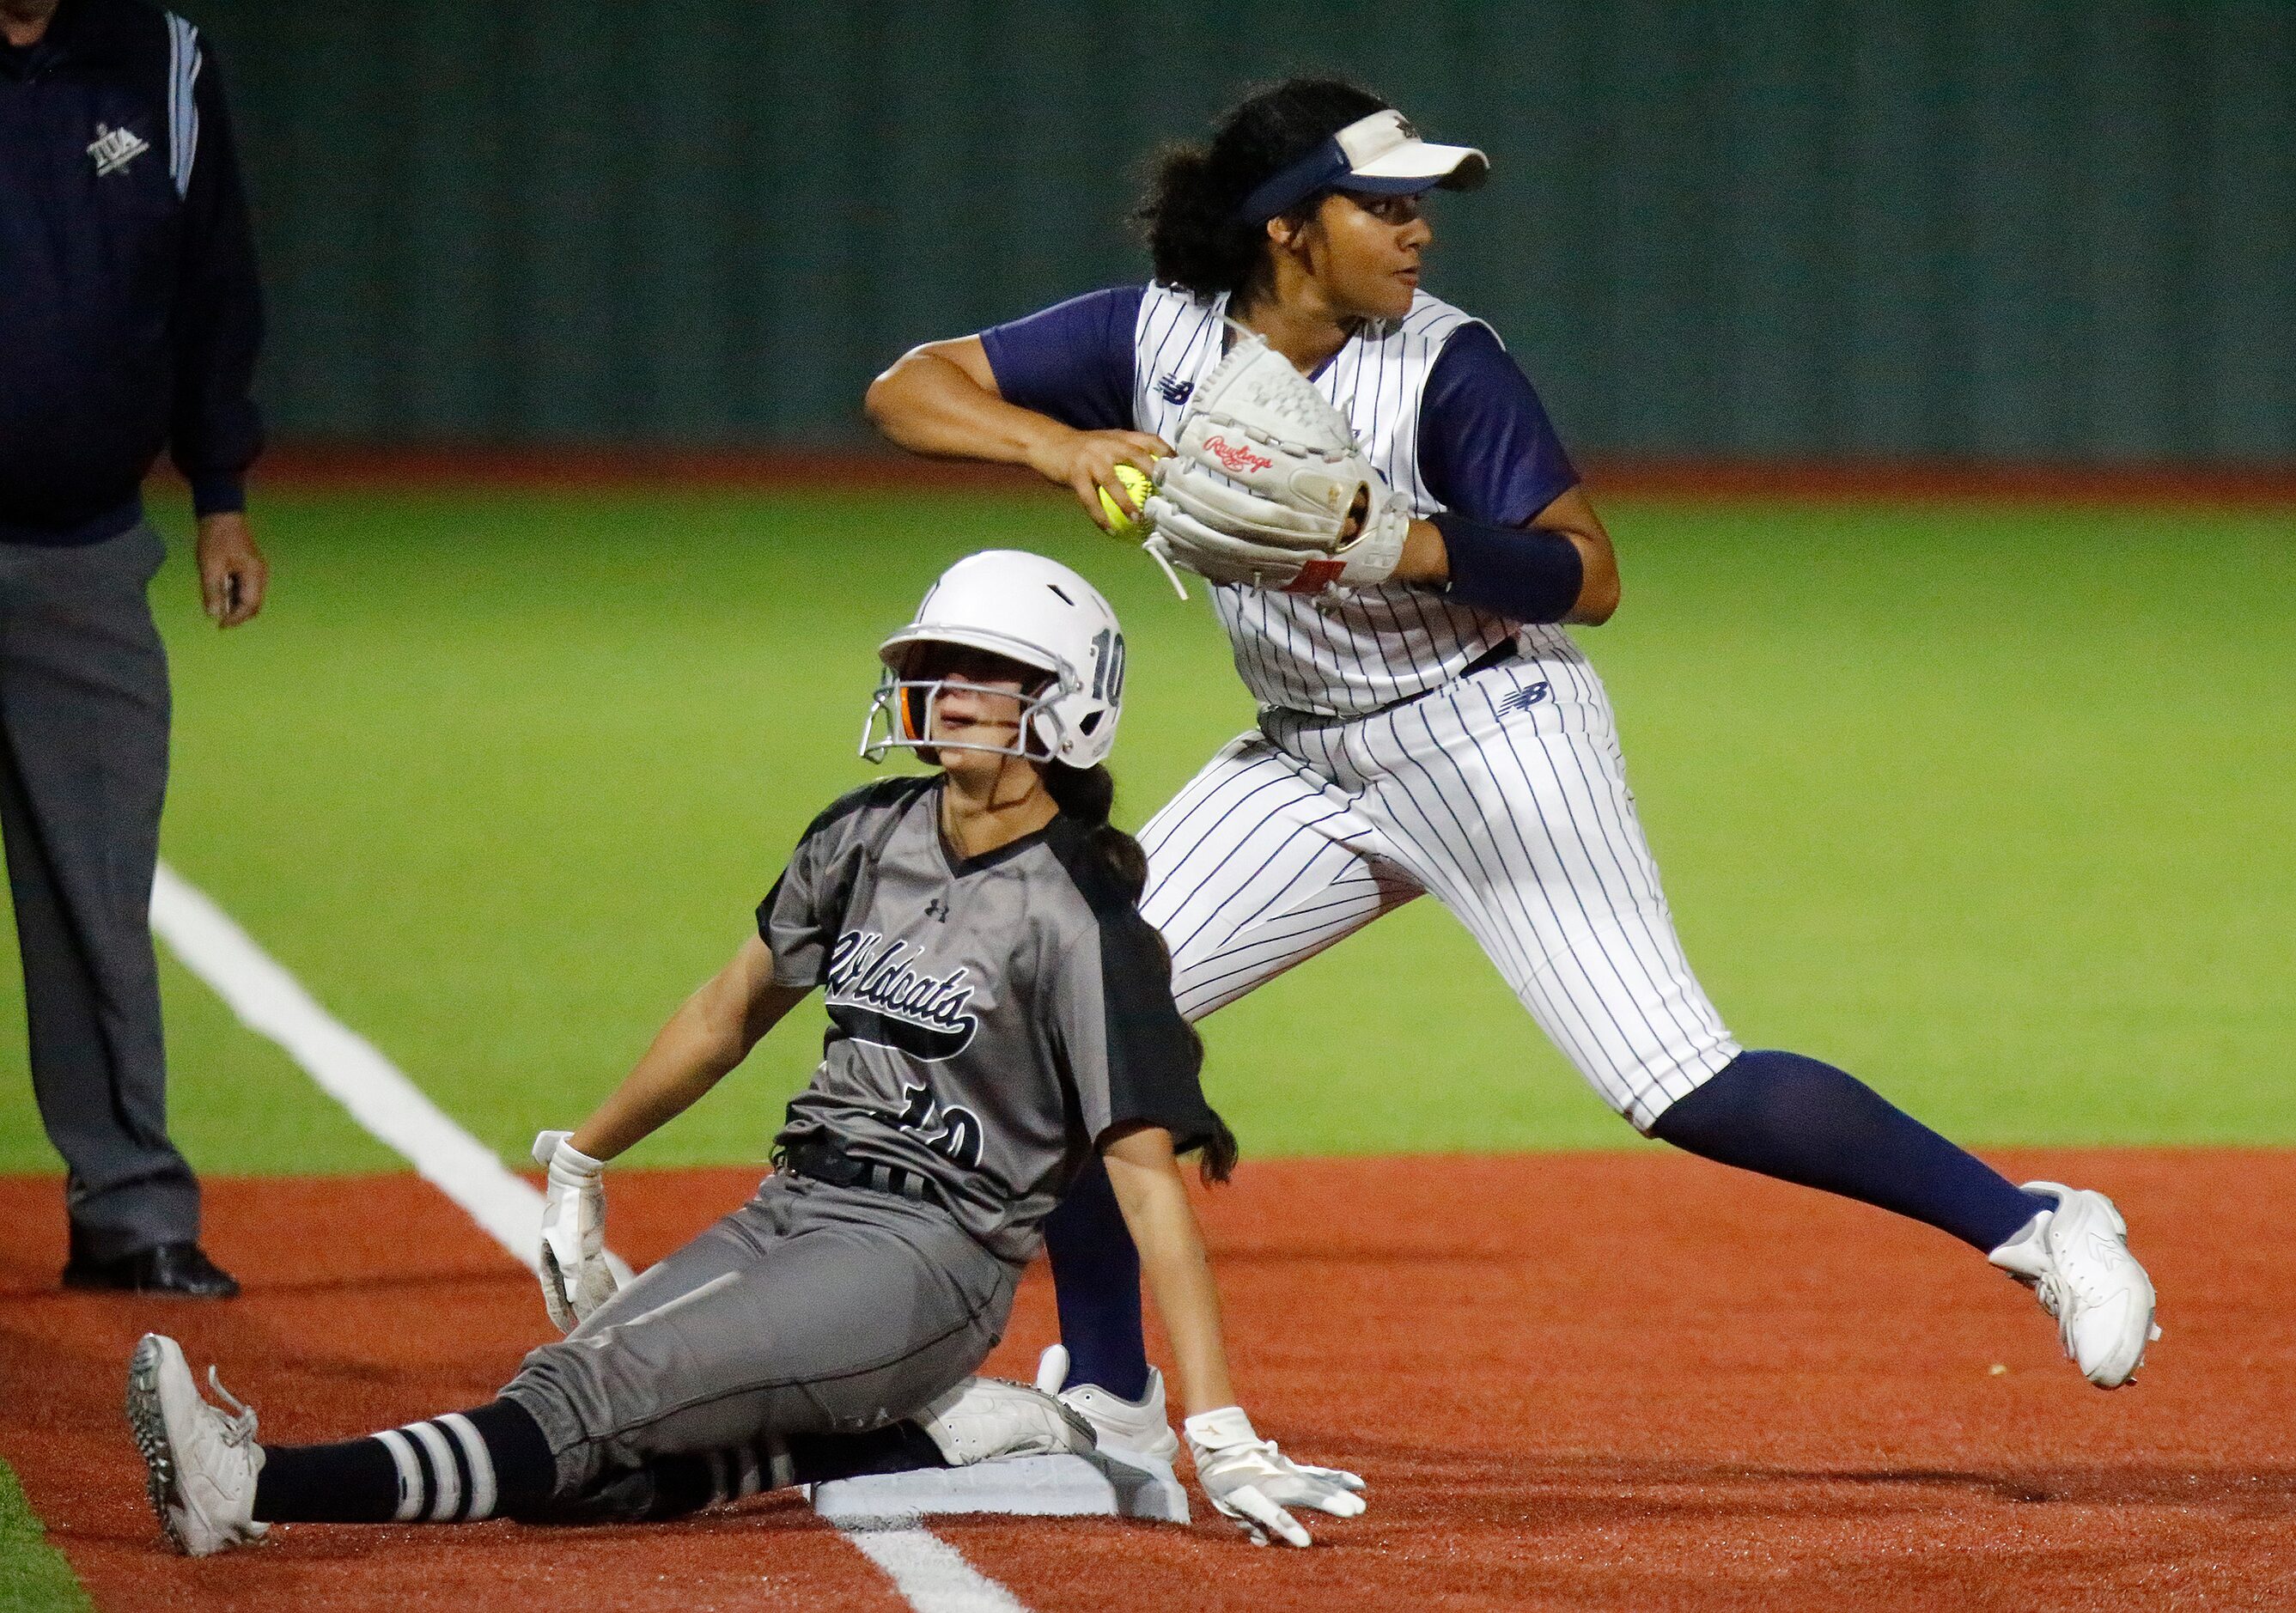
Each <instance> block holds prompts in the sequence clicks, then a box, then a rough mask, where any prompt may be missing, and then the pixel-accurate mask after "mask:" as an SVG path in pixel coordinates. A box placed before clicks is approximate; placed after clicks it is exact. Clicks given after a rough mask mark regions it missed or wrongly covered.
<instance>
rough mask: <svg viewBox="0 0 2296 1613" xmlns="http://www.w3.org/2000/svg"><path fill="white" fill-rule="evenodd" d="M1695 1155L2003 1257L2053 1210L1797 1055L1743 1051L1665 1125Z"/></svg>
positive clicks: (1661, 1132) (1837, 1074)
mask: <svg viewBox="0 0 2296 1613" xmlns="http://www.w3.org/2000/svg"><path fill="white" fill-rule="evenodd" d="M1651 1134H1652V1135H1653V1136H1655V1137H1659V1138H1661V1139H1663V1140H1664V1141H1666V1142H1671V1143H1673V1144H1674V1145H1675V1146H1676V1147H1677V1148H1680V1149H1686V1150H1689V1151H1690V1152H1691V1153H1693V1154H1698V1155H1701V1156H1702V1157H1704V1158H1706V1159H1713V1160H1716V1161H1718V1162H1719V1163H1721V1164H1724V1165H1734V1166H1737V1167H1739V1168H1740V1169H1742V1170H1750V1171H1759V1172H1760V1173H1761V1174H1762V1175H1765V1176H1776V1177H1778V1178H1780V1179H1781V1180H1784V1181H1787V1182H1798V1183H1801V1184H1802V1185H1803V1186H1804V1187H1815V1188H1820V1189H1823V1190H1824V1191H1826V1192H1829V1193H1840V1194H1841V1195H1842V1196H1843V1197H1844V1198H1849V1199H1860V1200H1864V1201H1865V1202H1866V1203H1867V1204H1874V1205H1879V1206H1880V1207H1881V1208H1883V1209H1886V1210H1895V1211H1896V1212H1897V1213H1898V1215H1900V1216H1912V1217H1913V1218H1914V1219H1915V1220H1916V1221H1926V1222H1927V1223H1929V1224H1931V1226H1934V1227H1937V1228H1939V1230H1941V1231H1944V1232H1951V1233H1952V1234H1953V1235H1954V1236H1955V1237H1956V1238H1958V1239H1960V1240H1962V1241H1963V1242H1964V1243H1967V1244H1970V1245H1972V1246H1973V1247H1975V1248H1977V1249H1997V1248H1999V1247H2000V1246H2001V1245H2002V1244H2004V1243H2005V1242H2007V1241H2008V1240H2010V1239H2011V1238H2012V1237H2013V1236H2014V1235H2015V1234H2016V1232H2017V1229H2018V1228H2020V1227H2021V1226H2023V1225H2024V1224H2026V1223H2027V1222H2028V1221H2030V1220H2031V1219H2032V1218H2033V1216H2034V1214H2035V1212H2037V1211H2039V1210H2045V1209H2051V1208H2054V1207H2055V1202H2056V1201H2055V1200H2053V1199H2048V1198H2044V1197H2040V1196H2038V1195H2035V1194H2031V1193H2028V1192H2026V1191H2024V1190H2023V1189H2022V1188H2020V1187H2018V1186H2017V1185H2016V1184H2014V1183H2012V1182H2011V1181H2010V1180H2009V1179H2008V1178H2007V1177H2005V1176H2004V1175H2001V1174H2000V1173H1999V1172H1998V1171H1997V1170H1995V1169H1994V1168H1993V1167H1991V1166H1989V1165H1988V1164H1986V1163H1985V1162H1984V1161H1983V1160H1981V1159H1978V1158H1976V1157H1975V1156H1974V1155H1972V1154H1969V1153H1966V1152H1964V1150H1961V1149H1958V1148H1956V1147H1955V1146H1954V1145H1953V1144H1952V1143H1950V1142H1947V1141H1946V1140H1945V1139H1944V1138H1943V1137H1940V1136H1939V1135H1938V1134H1937V1133H1935V1132H1933V1131H1931V1129H1930V1128H1929V1127H1928V1126H1923V1124H1922V1123H1921V1122H1920V1121H1918V1120H1916V1119H1915V1118H1913V1117H1912V1116H1911V1115H1908V1114H1907V1113H1906V1112H1905V1111H1904V1110H1903V1109H1898V1108H1897V1107H1895V1106H1894V1105H1892V1104H1891V1103H1890V1101H1888V1100H1887V1099H1885V1098H1883V1097H1882V1095H1881V1094H1880V1093H1877V1092H1875V1091H1874V1089H1873V1088H1871V1087H1869V1086H1867V1085H1866V1084H1865V1083H1864V1082H1862V1081H1859V1080H1858V1079H1857V1078H1856V1077H1853V1076H1850V1075H1849V1074H1847V1073H1845V1072H1843V1071H1841V1070H1838V1069H1834V1068H1833V1065H1831V1064H1822V1063H1820V1062H1819V1061H1818V1060H1816V1059H1805V1058H1803V1057H1802V1056H1801V1055H1800V1053H1786V1052H1770V1051H1767V1050H1759V1051H1752V1052H1743V1053H1740V1054H1739V1055H1738V1056H1737V1057H1736V1058H1735V1059H1734V1060H1731V1061H1730V1062H1729V1063H1728V1064H1726V1065H1725V1066H1724V1067H1723V1068H1722V1069H1721V1070H1720V1071H1719V1072H1718V1074H1716V1075H1715V1076H1714V1077H1712V1078H1710V1080H1708V1081H1707V1083H1706V1084H1705V1085H1702V1086H1701V1087H1700V1088H1699V1089H1698V1090H1697V1091H1695V1092H1693V1093H1691V1094H1690V1095H1689V1096H1688V1097H1686V1098H1683V1099H1680V1100H1678V1101H1677V1102H1676V1103H1675V1104H1674V1105H1673V1107H1672V1108H1670V1109H1668V1110H1667V1111H1666V1112H1665V1113H1664V1114H1662V1115H1661V1116H1660V1117H1659V1118H1658V1123H1657V1124H1656V1125H1655V1126H1652V1127H1651Z"/></svg>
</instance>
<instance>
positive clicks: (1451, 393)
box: [1419, 324, 1579, 527]
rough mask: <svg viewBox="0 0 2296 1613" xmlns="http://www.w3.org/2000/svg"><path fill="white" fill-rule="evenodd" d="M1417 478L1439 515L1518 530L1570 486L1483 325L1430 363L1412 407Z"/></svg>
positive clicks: (1552, 439) (1549, 433)
mask: <svg viewBox="0 0 2296 1613" xmlns="http://www.w3.org/2000/svg"><path fill="white" fill-rule="evenodd" d="M1419 476H1420V479H1421V480H1423V481H1424V482H1425V483H1426V484H1427V490H1428V491H1429V492H1431V493H1432V494H1433V495H1435V496H1436V497H1437V498H1439V499H1441V500H1442V501H1443V507H1444V508H1445V509H1447V510H1456V511H1457V512H1459V513H1460V514H1462V515H1467V516H1472V517H1473V518H1475V519H1476V520H1484V521H1489V522H1490V523H1492V524H1493V525H1495V526H1501V527H1520V526H1521V525H1522V524H1523V523H1524V522H1526V521H1528V520H1530V518H1531V517H1532V516H1534V515H1536V514H1538V512H1540V511H1541V510H1544V509H1546V506H1547V505H1549V504H1553V503H1554V501H1555V500H1556V499H1557V498H1559V497H1561V496H1562V495H1563V494H1565V493H1568V492H1569V491H1570V489H1571V488H1573V487H1577V486H1578V485H1579V471H1578V469H1577V468H1576V467H1575V466H1573V465H1572V464H1571V463H1570V454H1566V453H1564V452H1563V451H1562V438H1559V437H1557V436H1556V435H1555V434H1554V422H1552V421H1550V420H1548V419H1547V418H1546V405H1544V404H1542V403H1540V402H1539V401H1538V392H1537V390H1535V389H1533V388H1532V386H1531V384H1530V381H1529V377H1527V376H1525V375H1524V374H1523V373H1522V371H1521V369H1520V368H1518V367H1517V366H1516V364H1515V362H1514V360H1513V359H1512V358H1510V357H1508V356H1507V351H1506V349H1505V348H1503V347H1501V346H1500V345H1499V339H1498V338H1497V336H1495V335H1493V334H1492V333H1491V330H1490V327H1489V326H1488V325H1480V324H1470V325H1463V326H1461V327H1460V328H1459V330H1458V331H1457V332H1456V333H1454V334H1453V336H1452V338H1451V340H1449V341H1448V342H1447V343H1445V344H1444V348H1443V351H1442V352H1441V353H1439V354H1438V355H1437V356H1436V358H1435V369H1434V373H1432V374H1431V375H1429V376H1428V378H1427V390H1426V393H1425V394H1424V396H1423V397H1422V399H1421V401H1420V405H1419Z"/></svg>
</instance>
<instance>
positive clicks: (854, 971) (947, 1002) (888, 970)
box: [827, 929, 980, 1063]
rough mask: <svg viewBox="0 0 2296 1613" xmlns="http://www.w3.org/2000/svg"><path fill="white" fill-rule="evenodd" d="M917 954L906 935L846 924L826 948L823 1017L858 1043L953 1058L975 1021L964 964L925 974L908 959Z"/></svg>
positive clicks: (975, 1026)
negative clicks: (884, 933) (892, 936)
mask: <svg viewBox="0 0 2296 1613" xmlns="http://www.w3.org/2000/svg"><path fill="white" fill-rule="evenodd" d="M919 957H920V954H919V952H918V950H917V949H916V948H915V947H913V946H910V945H909V944H908V943H907V942H906V941H898V940H888V939H887V938H885V937H883V936H882V935H880V934H878V933H877V932H876V931H874V930H865V929H849V930H847V931H846V932H845V933H844V934H843V935H840V936H839V937H838V938H837V946H836V947H835V948H834V949H833V950H832V952H831V953H830V955H829V970H828V980H827V985H828V996H827V1006H828V1009H829V1017H830V1018H831V1019H833V1020H834V1021H836V1023H837V1027H838V1028H839V1029H840V1030H842V1031H843V1032H844V1033H845V1034H846V1035H847V1036H850V1037H852V1038H853V1039H854V1040H855V1041H857V1042H873V1043H875V1044H877V1045H878V1046H880V1047H890V1048H894V1049H896V1050H898V1051H899V1052H905V1053H907V1054H909V1055H910V1056H911V1057H913V1058H917V1059H922V1060H926V1061H927V1062H929V1063H938V1062H939V1060H944V1059H953V1058H955V1057H956V1055H957V1054H959V1053H961V1052H964V1050H965V1047H966V1046H967V1045H968V1044H970V1043H971V1042H972V1036H973V1032H974V1031H976V1030H978V1029H979V1028H980V1020H979V1019H976V1018H975V1017H974V1016H973V1015H972V1014H970V1013H967V1012H966V1011H965V1008H966V1005H967V1004H968V1003H971V1002H972V987H971V986H970V985H968V984H966V981H965V977H966V975H967V973H968V972H969V971H968V970H964V969H962V968H960V969H955V970H950V971H949V972H948V973H947V974H946V975H938V976H936V975H930V974H925V973H923V972H922V971H920V970H917V969H916V968H914V967H913V965H914V963H915V962H917V961H918V960H919Z"/></svg>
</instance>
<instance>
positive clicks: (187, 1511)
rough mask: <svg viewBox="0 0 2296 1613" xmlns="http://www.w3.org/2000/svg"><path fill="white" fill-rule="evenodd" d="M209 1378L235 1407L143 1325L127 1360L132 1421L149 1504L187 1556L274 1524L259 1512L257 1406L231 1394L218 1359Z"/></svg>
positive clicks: (206, 1553) (176, 1348)
mask: <svg viewBox="0 0 2296 1613" xmlns="http://www.w3.org/2000/svg"><path fill="white" fill-rule="evenodd" d="M208 1381H209V1383H211V1384H213V1385H214V1386H215V1392H216V1393H217V1395H219V1396H222V1397H223V1398H224V1399H225V1400H226V1401H229V1402H230V1403H231V1405H232V1408H233V1414H232V1415H230V1416H225V1414H224V1413H223V1412H220V1411H217V1409H216V1408H215V1407H214V1406H211V1405H209V1404H208V1403H207V1401H206V1400H205V1399H203V1398H201V1395H200V1387H199V1385H198V1384H197V1383H196V1382H194V1381H193V1379H192V1369H191V1367H190V1366H189V1365H187V1364H186V1363H184V1351H183V1347H182V1346H180V1345H178V1344H177V1343H176V1341H175V1340H174V1339H169V1338H167V1337H165V1336H164V1335H162V1334H159V1333H146V1334H144V1335H143V1339H140V1340H139V1341H138V1342H137V1344H136V1346H135V1355H133V1356H132V1357H130V1358H129V1361H128V1363H127V1426H128V1427H129V1428H130V1429H133V1430H134V1431H135V1448H136V1449H137V1450H138V1451H141V1452H142V1453H143V1467H144V1472H145V1476H146V1486H147V1489H148V1491H149V1494H150V1495H151V1498H152V1511H153V1512H155V1513H157V1514H158V1515H159V1519H160V1528H161V1529H163V1530H165V1531H166V1532H167V1535H168V1539H169V1540H171V1541H173V1542H175V1543H176V1550H177V1551H179V1552H183V1553H184V1555H185V1556H186V1557H211V1556H213V1555H214V1554H215V1553H216V1552H221V1551H224V1550H225V1549H226V1548H228V1547H231V1546H235V1545H243V1544H245V1543H247V1542H249V1541H252V1540H260V1539H262V1538H263V1535H264V1532H265V1531H266V1530H267V1529H268V1528H269V1527H271V1526H270V1525H269V1524H263V1523H257V1522H256V1521H255V1520H254V1510H255V1478H256V1475H257V1474H258V1473H260V1472H262V1471H263V1447H262V1446H261V1445H258V1444H256V1443H255V1413H254V1412H252V1411H250V1410H249V1409H248V1407H247V1406H246V1405H244V1404H242V1403H241V1402H240V1401H238V1400H235V1399H233V1397H232V1396H231V1393H230V1391H229V1390H227V1389H225V1388H224V1387H223V1383H222V1381H221V1380H219V1379H217V1377H216V1375H215V1369H214V1368H213V1367H209V1369H208Z"/></svg>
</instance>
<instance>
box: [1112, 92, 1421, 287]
mask: <svg viewBox="0 0 2296 1613" xmlns="http://www.w3.org/2000/svg"><path fill="white" fill-rule="evenodd" d="M1387 106H1388V103H1387V102H1384V101H1382V100H1381V99H1380V98H1379V97H1378V96H1376V95H1374V94H1372V93H1371V92H1370V91H1369V90H1366V89H1364V88H1363V87H1361V86H1357V85H1353V84H1348V83H1345V82H1343V81H1341V80H1340V79H1337V78H1287V79H1285V80H1284V81H1283V83H1281V84H1278V85H1275V86H1271V87H1269V88H1267V89H1263V90H1257V91H1254V92H1253V93H1252V94H1250V95H1248V96H1246V97H1245V98H1244V99H1243V100H1242V101H1241V102H1237V103H1236V105H1235V106H1234V108H1233V109H1231V110H1230V111H1228V113H1227V115H1226V116H1225V117H1224V118H1222V119H1220V120H1219V122H1218V124H1217V125H1216V126H1215V127H1213V129H1212V137H1211V141H1210V143H1209V144H1201V145H1200V144H1183V145H1169V146H1166V147H1164V148H1163V149H1162V150H1161V151H1158V152H1157V153H1156V155H1155V157H1154V158H1153V159H1152V163H1151V168H1150V175H1149V181H1148V191H1147V193H1146V194H1145V195H1144V196H1143V197H1142V198H1141V200H1140V205H1139V206H1138V207H1137V208H1136V209H1134V211H1133V217H1134V218H1135V220H1136V221H1137V222H1138V224H1139V225H1140V226H1141V228H1142V231H1143V233H1144V234H1145V235H1146V236H1147V238H1148V253H1149V257H1150V258H1151V259H1152V262H1153V264H1154V266H1155V275H1156V278H1157V279H1158V280H1160V281H1162V282H1164V283H1165V284H1167V285H1175V286H1178V287H1179V288H1180V289H1181V290H1183V291H1193V292H1195V293H1196V294H1197V295H1198V296H1211V295H1213V294H1215V293H1217V292H1220V291H1228V292H1232V293H1234V294H1235V296H1236V297H1237V299H1239V300H1249V299H1250V298H1251V295H1252V293H1253V292H1254V291H1257V290H1258V289H1259V286H1260V285H1261V284H1262V282H1264V281H1265V279H1266V277H1267V274H1268V272H1269V271H1268V266H1267V227H1266V225H1264V224H1262V223H1261V222H1259V221H1258V220H1244V219H1239V218H1238V217H1236V216H1235V210H1236V209H1237V208H1238V207H1240V206H1242V203H1243V200H1244V198H1245V197H1247V196H1249V195H1251V192H1253V191H1254V190H1256V189H1258V188H1259V185H1260V184H1261V183H1262V182H1263V181H1265V180H1267V179H1268V178H1269V177H1270V176H1273V175H1275V173H1276V172H1277V171H1278V170H1280V169H1282V168H1287V167H1289V166H1290V165H1291V164H1292V163H1293V162H1294V161H1297V160H1299V159H1300V158H1301V157H1303V156H1305V155H1307V153H1308V151H1312V150H1313V149H1314V148H1315V147H1316V144H1317V143H1319V142H1322V141H1324V140H1328V139H1330V138H1331V137H1332V136H1333V135H1336V134H1338V133H1339V132H1340V131H1341V129H1343V128H1345V127H1348V125H1349V124H1350V123H1353V122H1355V121H1356V120H1357V119H1359V118H1368V117H1369V116H1371V114H1372V113H1374V112H1381V111H1386V110H1387ZM1322 200H1323V193H1322V192H1318V193H1317V194H1316V195H1314V196H1310V197H1308V198H1307V199H1306V200H1305V201H1301V202H1300V204H1299V206H1298V207H1296V208H1293V209H1290V210H1289V211H1288V212H1286V213H1285V214H1284V215H1283V216H1284V217H1305V216H1307V215H1308V214H1309V213H1312V212H1313V211H1314V210H1315V209H1316V206H1317V205H1318V204H1319V203H1320V202H1321V201H1322Z"/></svg>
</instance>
